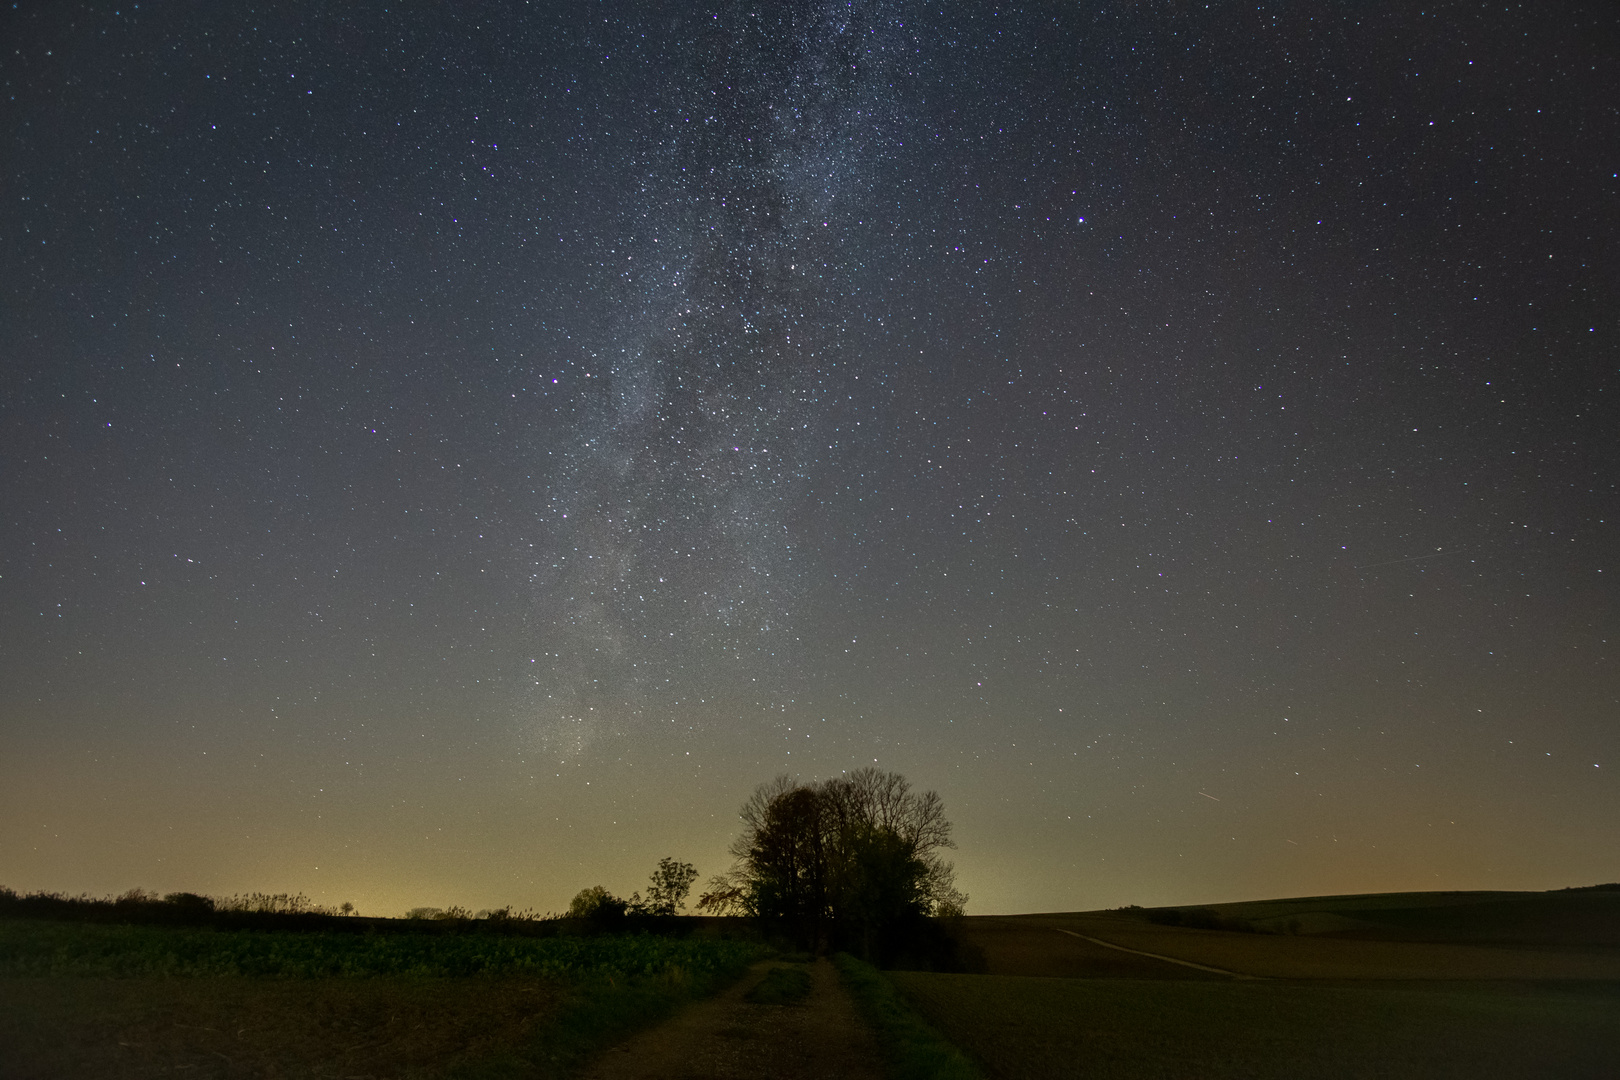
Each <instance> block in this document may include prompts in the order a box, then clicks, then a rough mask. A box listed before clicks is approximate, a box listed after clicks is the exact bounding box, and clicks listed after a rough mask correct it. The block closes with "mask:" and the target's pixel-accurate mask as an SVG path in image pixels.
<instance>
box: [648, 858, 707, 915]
mask: <svg viewBox="0 0 1620 1080" xmlns="http://www.w3.org/2000/svg"><path fill="white" fill-rule="evenodd" d="M696 880H697V868H696V867H694V866H693V865H692V864H691V863H684V862H676V861H675V860H674V859H673V858H670V857H668V856H665V857H664V858H662V859H659V860H658V869H656V870H654V871H653V875H652V881H651V882H650V883H649V884H648V886H647V899H645V900H643V901H641V902H640V905H639V906H640V908H641V909H642V910H643V911H645V912H646V913H647V914H649V915H673V914H675V913H676V912H677V911H679V910H680V909H681V908H684V907H685V906H686V896H687V894H688V893H690V892H691V891H692V882H694V881H696Z"/></svg>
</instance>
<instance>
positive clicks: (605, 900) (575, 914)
mask: <svg viewBox="0 0 1620 1080" xmlns="http://www.w3.org/2000/svg"><path fill="white" fill-rule="evenodd" d="M615 904H617V905H618V906H620V907H621V908H622V907H623V906H624V901H622V900H620V899H619V898H618V897H616V896H614V895H613V894H612V893H610V892H608V891H607V890H606V889H604V888H602V886H600V885H592V886H591V887H590V888H588V889H581V890H579V892H578V893H577V894H576V895H575V896H574V899H573V900H571V901H570V902H569V904H568V916H569V918H572V919H588V918H590V917H591V916H592V915H595V914H596V912H597V910H598V909H599V908H601V907H602V906H603V905H607V906H609V907H611V906H613V905H615Z"/></svg>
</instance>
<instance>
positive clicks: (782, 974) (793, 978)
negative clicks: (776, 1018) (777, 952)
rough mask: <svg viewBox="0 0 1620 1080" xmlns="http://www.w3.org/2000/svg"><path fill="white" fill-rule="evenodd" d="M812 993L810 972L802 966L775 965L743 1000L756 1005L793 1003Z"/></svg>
mask: <svg viewBox="0 0 1620 1080" xmlns="http://www.w3.org/2000/svg"><path fill="white" fill-rule="evenodd" d="M809 995H810V972H808V971H806V970H805V969H804V968H802V967H773V968H771V969H770V970H769V971H767V972H766V973H765V977H764V978H763V979H761V980H760V981H759V985H757V986H755V987H754V988H753V989H752V990H750V991H748V993H746V994H744V995H743V1000H744V1001H747V1002H749V1003H751V1004H754V1005H792V1004H795V1003H796V1002H800V1001H803V1000H804V999H805V998H806V997H808V996H809Z"/></svg>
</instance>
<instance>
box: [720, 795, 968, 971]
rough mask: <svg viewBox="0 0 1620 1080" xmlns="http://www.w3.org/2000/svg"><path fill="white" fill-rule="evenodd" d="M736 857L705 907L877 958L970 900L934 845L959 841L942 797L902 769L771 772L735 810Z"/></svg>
mask: <svg viewBox="0 0 1620 1080" xmlns="http://www.w3.org/2000/svg"><path fill="white" fill-rule="evenodd" d="M740 816H741V818H742V823H743V831H742V834H741V835H740V836H738V837H737V839H736V840H735V841H734V842H733V843H732V845H731V854H732V855H733V857H734V858H735V859H736V860H737V861H736V863H735V864H734V865H733V867H732V870H731V872H730V873H729V874H726V875H723V876H722V877H719V878H716V879H714V880H712V881H711V882H710V888H709V891H708V892H706V893H705V894H704V896H703V899H702V900H701V901H700V902H699V905H698V906H699V908H700V909H704V910H713V911H717V912H719V911H725V910H740V911H742V912H743V913H746V914H749V915H753V916H756V917H758V918H760V919H763V920H765V921H766V922H767V923H771V924H774V925H776V926H777V927H778V928H779V929H781V930H783V931H785V932H787V933H789V934H791V935H792V936H793V937H795V938H797V939H798V941H799V943H800V944H801V945H802V946H804V947H808V948H820V947H823V946H826V945H836V946H841V947H844V948H849V949H852V950H854V951H857V952H859V953H861V954H862V955H864V956H867V957H870V958H874V959H879V960H881V959H883V958H884V957H886V956H889V955H892V954H893V953H894V952H895V950H896V949H898V948H902V947H903V946H904V942H905V941H906V940H907V939H909V938H913V937H916V936H917V934H918V933H919V932H920V929H921V924H923V923H924V921H925V920H926V919H927V918H928V917H930V916H938V915H959V914H961V912H962V910H963V908H964V907H965V906H966V903H967V897H966V896H964V895H963V894H962V893H960V892H958V891H957V889H956V887H955V869H954V867H952V866H951V864H950V863H948V862H946V861H944V859H943V858H942V857H941V854H940V853H941V852H942V851H943V850H945V849H947V848H951V847H955V846H956V845H955V844H954V843H953V842H952V841H951V835H950V834H951V825H950V822H948V821H947V820H946V819H945V804H944V802H943V801H942V800H941V799H940V797H939V796H938V795H937V794H936V793H934V792H932V791H928V792H922V793H920V794H919V793H916V792H913V791H912V790H911V784H910V783H909V782H908V781H907V780H906V779H905V777H903V776H901V775H900V774H898V773H892V772H884V771H882V770H879V769H860V770H858V771H856V772H854V773H851V774H849V775H848V776H840V777H833V778H830V779H827V780H823V781H820V782H818V783H812V784H800V783H797V782H795V781H793V780H792V779H790V778H789V777H787V776H778V777H777V778H776V779H775V780H773V781H771V782H770V783H768V784H761V785H760V786H759V787H758V788H756V789H755V790H754V793H753V794H752V795H751V796H750V797H749V799H748V801H747V802H745V803H744V804H743V806H742V811H741V814H740Z"/></svg>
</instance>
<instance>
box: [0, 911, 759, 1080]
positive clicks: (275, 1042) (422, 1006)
mask: <svg viewBox="0 0 1620 1080" xmlns="http://www.w3.org/2000/svg"><path fill="white" fill-rule="evenodd" d="M758 954H759V950H758V947H757V946H755V945H751V944H747V943H743V942H736V941H725V940H717V939H712V938H695V937H689V938H666V937H652V936H646V935H636V936H630V935H624V936H600V937H549V938H539V939H537V938H524V937H510V936H498V935H487V934H477V933H467V934H452V935H432V936H423V935H413V934H352V933H330V934H328V933H279V932H261V931H220V930H211V929H185V928H162V927H149V926H117V925H112V926H109V925H94V924H75V923H55V922H45V921H36V920H4V921H0V1047H3V1048H4V1051H3V1052H0V1076H4V1077H13V1076H16V1077H80V1076H118V1077H145V1076H159V1075H163V1076H172V1075H183V1076H192V1077H221V1078H223V1077H239V1076H240V1077H247V1076H277V1077H287V1078H293V1077H316V1076H328V1077H329V1076H334V1075H336V1076H366V1075H370V1076H414V1077H423V1078H426V1077H437V1076H445V1075H451V1074H453V1075H456V1076H469V1077H471V1076H504V1075H514V1074H521V1075H525V1076H548V1075H562V1074H564V1073H566V1071H567V1070H568V1068H569V1067H571V1066H572V1065H574V1064H576V1063H577V1062H578V1061H579V1060H581V1059H582V1058H583V1057H584V1056H586V1055H588V1054H589V1053H590V1052H592V1051H594V1050H596V1049H599V1048H600V1047H601V1046H602V1045H604V1044H605V1043H607V1042H610V1041H612V1040H613V1039H615V1038H617V1037H619V1036H621V1035H623V1034H625V1033H627V1032H628V1031H630V1030H633V1029H634V1028H636V1027H639V1026H642V1025H644V1024H646V1023H648V1022H650V1021H653V1020H656V1019H658V1018H659V1017H661V1016H663V1015H665V1014H667V1013H668V1012H669V1011H670V1009H672V1008H673V1007H674V1006H675V1005H677V1004H679V1003H680V1002H681V1001H684V1000H687V999H689V998H691V997H693V996H697V995H700V994H702V993H704V992H706V991H708V990H710V989H712V988H714V987H716V986H718V985H721V984H723V983H725V982H727V981H730V979H732V978H734V977H735V976H736V975H738V974H739V973H740V972H741V971H742V970H743V969H744V968H745V967H746V965H747V964H748V963H749V962H750V961H752V960H754V959H756V958H757V956H758Z"/></svg>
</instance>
